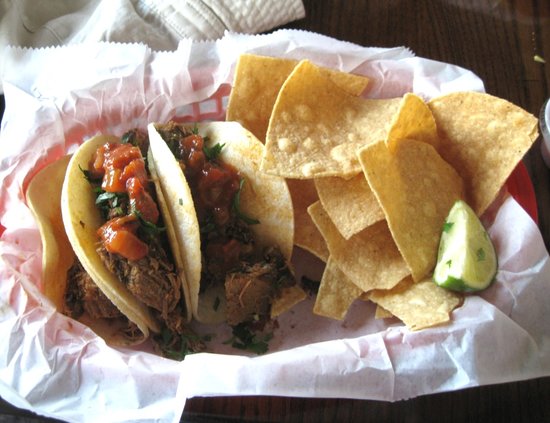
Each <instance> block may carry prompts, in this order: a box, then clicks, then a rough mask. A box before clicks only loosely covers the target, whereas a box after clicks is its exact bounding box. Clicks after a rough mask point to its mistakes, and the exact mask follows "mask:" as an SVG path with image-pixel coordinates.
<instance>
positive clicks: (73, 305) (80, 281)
mask: <svg viewBox="0 0 550 423" xmlns="http://www.w3.org/2000/svg"><path fill="white" fill-rule="evenodd" d="M65 307H66V310H65V313H66V314H67V315H69V316H70V317H72V318H74V319H78V318H79V317H80V316H81V315H82V314H84V312H87V313H88V314H89V315H90V317H92V318H94V319H101V318H106V319H114V318H119V317H122V313H121V312H120V311H119V309H118V308H116V307H115V305H114V304H113V303H112V302H111V300H109V299H108V298H107V297H106V296H105V294H103V292H101V290H100V289H99V288H98V287H97V285H96V284H95V283H94V281H93V280H92V278H91V277H90V276H89V275H88V274H87V273H86V271H85V270H84V268H83V267H82V265H81V264H80V262H79V261H78V260H76V261H75V263H74V264H73V266H72V267H71V268H70V269H69V272H68V274H67V291H66V294H65Z"/></svg>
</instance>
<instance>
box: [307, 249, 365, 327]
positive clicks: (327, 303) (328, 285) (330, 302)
mask: <svg viewBox="0 0 550 423" xmlns="http://www.w3.org/2000/svg"><path fill="white" fill-rule="evenodd" d="M362 293H363V291H362V290H361V288H359V287H358V286H357V285H355V284H354V283H353V282H352V281H351V280H349V279H348V277H347V276H346V275H345V274H344V273H343V272H342V271H341V270H340V269H339V268H338V266H337V265H336V264H335V263H334V260H332V259H331V258H329V260H328V262H327V265H326V267H325V271H324V272H323V277H322V278H321V284H320V285H319V291H318V292H317V298H316V299H315V305H314V306H313V313H315V314H317V315H319V316H325V317H330V318H331V319H336V320H342V319H343V318H344V317H346V313H347V311H348V309H349V307H350V306H351V304H352V303H353V302H354V301H355V300H356V299H357V298H359V297H360V296H361V294H362Z"/></svg>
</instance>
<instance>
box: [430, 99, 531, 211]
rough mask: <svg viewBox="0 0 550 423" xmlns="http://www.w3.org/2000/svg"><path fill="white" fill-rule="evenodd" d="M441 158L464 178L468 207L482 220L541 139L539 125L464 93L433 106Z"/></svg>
mask: <svg viewBox="0 0 550 423" xmlns="http://www.w3.org/2000/svg"><path fill="white" fill-rule="evenodd" d="M428 106H429V107H430V109H431V111H432V113H433V115H434V118H435V121H436V124H437V128H438V133H439V137H440V139H441V148H440V153H441V155H442V156H443V158H444V159H445V160H446V161H447V162H449V163H450V164H451V165H452V166H454V168H455V169H457V171H459V172H460V174H461V175H462V177H463V178H464V183H465V187H466V192H467V193H468V196H469V198H468V203H469V204H470V206H471V207H472V208H473V209H474V210H475V212H476V213H477V214H478V215H481V214H482V213H483V212H484V211H485V210H486V209H487V207H488V206H489V205H490V204H491V203H492V202H493V200H494V199H495V198H496V196H497V194H498V192H499V190H500V189H501V187H502V186H503V185H504V183H505V182H506V180H507V179H508V177H509V176H510V174H511V173H512V171H513V170H514V168H515V167H516V165H517V164H518V162H519V161H520V160H521V159H522V157H523V156H524V154H525V153H526V152H527V150H529V148H530V147H531V145H532V144H533V142H534V141H535V140H536V139H537V136H538V129H537V119H536V118H535V117H534V116H533V115H531V114H529V113H528V112H527V111H525V110H523V109H521V108H520V107H518V106H516V105H514V104H512V103H510V102H508V101H506V100H503V99H501V98H497V97H493V96H491V95H489V94H484V93H476V92H459V93H452V94H447V95H444V96H441V97H438V98H435V99H433V100H431V101H430V102H429V103H428Z"/></svg>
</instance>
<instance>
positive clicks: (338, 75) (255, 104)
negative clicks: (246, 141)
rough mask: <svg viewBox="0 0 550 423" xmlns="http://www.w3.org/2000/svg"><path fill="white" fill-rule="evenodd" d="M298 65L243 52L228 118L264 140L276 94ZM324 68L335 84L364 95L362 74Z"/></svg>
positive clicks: (365, 83) (239, 61) (231, 95)
mask: <svg viewBox="0 0 550 423" xmlns="http://www.w3.org/2000/svg"><path fill="white" fill-rule="evenodd" d="M297 64H298V61H297V60H290V59H282V58H275V57H267V56H258V55H254V54H243V55H241V56H240V57H239V60H238V62H237V66H236V68H235V76H234V79H233V87H232V90H231V94H230V96H229V101H228V104H227V115H226V120H228V121H237V122H239V123H240V124H241V125H243V126H244V127H245V128H246V129H248V130H249V131H250V132H252V133H253V134H254V135H255V136H256V137H257V138H258V139H259V140H260V141H262V142H264V141H265V136H266V133H267V127H268V124H269V118H270V116H271V111H272V110H273V105H274V104H275V100H276V99H277V94H278V93H279V90H280V89H281V86H282V85H283V83H284V82H285V80H286V78H287V77H288V76H289V75H290V73H291V72H292V70H293V69H294V68H295V67H296V65H297ZM321 69H322V72H324V73H325V74H326V75H327V77H329V78H330V79H331V80H332V81H333V82H334V83H335V84H336V85H338V86H340V87H341V88H342V89H344V90H346V91H347V92H349V93H350V94H353V95H359V94H361V93H362V92H363V91H364V90H365V88H366V86H367V84H368V81H369V80H368V78H366V77H363V76H360V75H353V74H349V73H346V72H339V71H336V70H332V69H327V68H321Z"/></svg>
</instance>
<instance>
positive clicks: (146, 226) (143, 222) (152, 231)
mask: <svg viewBox="0 0 550 423" xmlns="http://www.w3.org/2000/svg"><path fill="white" fill-rule="evenodd" d="M130 208H131V213H130V214H133V215H134V216H136V217H137V218H138V221H139V225H140V228H141V229H143V231H144V232H145V234H146V235H148V236H150V237H155V236H157V235H158V234H160V233H162V232H164V231H165V230H166V228H165V227H163V226H157V225H155V224H154V223H153V222H150V221H149V220H147V219H145V218H144V217H143V214H142V213H141V212H140V211H139V210H138V209H136V206H135V204H134V203H133V202H130Z"/></svg>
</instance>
